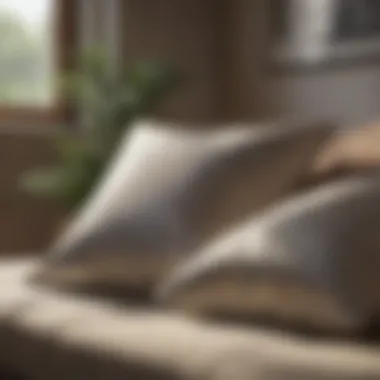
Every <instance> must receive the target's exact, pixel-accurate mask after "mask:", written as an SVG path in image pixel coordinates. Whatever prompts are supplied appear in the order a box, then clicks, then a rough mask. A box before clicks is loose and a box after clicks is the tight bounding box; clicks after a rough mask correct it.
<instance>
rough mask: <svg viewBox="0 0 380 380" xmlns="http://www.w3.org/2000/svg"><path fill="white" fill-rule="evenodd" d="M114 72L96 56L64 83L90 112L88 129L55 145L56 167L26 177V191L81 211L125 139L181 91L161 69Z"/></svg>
mask: <svg viewBox="0 0 380 380" xmlns="http://www.w3.org/2000/svg"><path fill="white" fill-rule="evenodd" d="M110 71H111V70H109V67H108V63H107V60H106V59H105V56H104V55H103V54H102V53H99V51H93V52H91V53H88V54H86V55H85V57H83V58H82V59H81V60H80V65H79V67H78V68H77V69H76V70H75V71H74V72H71V73H69V74H68V75H67V76H66V77H65V78H64V81H63V88H64V90H65V92H66V93H67V94H68V96H69V99H70V100H71V101H72V103H73V104H78V102H80V103H81V104H82V105H83V106H84V109H85V110H87V111H88V120H87V121H86V123H87V124H88V126H87V128H84V130H83V131H81V133H78V132H68V131H66V132H64V133H62V134H60V135H59V136H58V137H57V139H56V141H55V151H56V155H57V162H56V164H55V165H54V166H51V167H46V168H35V169H33V170H31V171H28V172H26V173H24V174H23V175H22V176H21V178H20V186H21V188H22V189H23V190H25V191H27V192H29V193H31V194H33V195H34V196H39V197H44V198H46V197H47V198H50V199H55V200H59V201H61V202H63V203H64V204H65V205H66V206H68V207H69V208H75V207H77V206H78V205H79V204H80V203H81V202H82V201H83V200H84V199H85V198H86V196H87V195H88V193H89V192H90V191H91V189H92V188H93V186H94V184H95V183H96V182H97V180H98V178H99V177H100V176H101V174H102V173H103V170H104V169H105V167H106V166H107V164H108V162H109V159H110V157H111V156H112V155H113V153H114V151H115V148H116V146H117V144H118V142H119V140H120V138H121V135H123V134H124V133H125V131H126V129H127V128H128V127H130V126H131V124H132V122H133V121H134V120H135V119H136V118H137V117H140V116H143V115H145V114H147V113H149V112H150V111H151V110H152V109H153V108H154V107H155V106H156V105H157V104H158V103H159V102H160V101H161V100H162V98H163V97H165V96H166V95H168V93H169V92H170V91H172V90H173V89H175V88H176V86H177V84H178V79H179V77H178V75H177V73H176V72H175V71H173V70H171V69H169V68H168V67H166V66H165V65H162V64H158V63H139V64H136V65H134V66H131V67H127V68H125V69H124V70H123V72H122V73H121V74H119V75H113V74H111V73H110Z"/></svg>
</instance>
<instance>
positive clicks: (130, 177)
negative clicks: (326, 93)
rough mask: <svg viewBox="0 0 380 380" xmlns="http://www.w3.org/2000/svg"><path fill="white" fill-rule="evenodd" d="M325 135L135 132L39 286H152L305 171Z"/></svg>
mask: <svg viewBox="0 0 380 380" xmlns="http://www.w3.org/2000/svg"><path fill="white" fill-rule="evenodd" d="M332 134H333V128H332V127H331V126H329V125H315V126H310V127H309V128H305V127H303V128H301V127H299V126H297V127H294V126H293V127H287V126H285V125H277V126H276V125H268V126H261V127H260V128H252V126H251V127H248V126H230V127H224V128H221V129H208V130H205V129H199V128H198V129H197V128H186V127H182V128H175V127H174V126H172V125H159V124H157V123H154V122H140V123H138V125H137V126H136V127H135V129H134V130H133V131H132V134H131V135H129V134H128V135H127V136H126V137H125V141H123V142H122V143H121V146H120V149H119V151H118V152H117V154H116V156H115V159H114V162H113V163H112V164H111V165H110V168H109V170H108V173H106V175H105V177H104V179H103V181H102V183H101V184H100V185H99V186H98V188H97V189H96V191H95V193H94V194H93V195H92V196H91V199H89V202H88V203H87V204H86V205H85V206H84V208H83V209H82V210H80V212H79V214H78V216H77V217H76V218H75V219H74V221H73V223H72V224H71V225H69V226H68V228H67V231H65V232H64V234H63V236H62V237H61V238H60V239H58V242H57V244H56V245H55V246H53V247H52V249H51V250H50V259H49V260H48V261H47V262H46V264H45V267H44V268H43V270H42V273H40V275H39V279H40V281H45V282H46V283H48V282H49V283H51V284H53V283H55V284H56V285H58V284H60V285H68V286H79V287H81V286H87V285H89V284H91V285H92V284H94V283H97V284H99V285H122V286H124V287H125V286H127V285H130V286H137V287H141V286H143V287H144V286H150V284H151V283H152V282H154V281H155V280H156V279H157V278H160V277H161V276H162V274H163V273H166V271H167V270H168V269H169V268H171V266H172V265H173V262H177V260H179V259H180V258H181V257H183V256H184V255H185V254H186V253H188V252H190V251H192V250H194V249H195V248H196V247H198V246H199V245H200V244H203V243H204V242H205V241H207V240H208V239H209V238H210V237H211V236H213V235H215V234H216V233H218V232H219V231H221V230H222V229H225V228H227V227H228V226H229V225H231V224H232V223H234V222H236V221H237V220H240V219H241V218H242V217H244V216H245V215H246V214H248V213H250V212H252V211H254V210H259V209H261V208H262V207H264V206H266V205H268V204H269V203H270V202H272V201H274V200H275V199H277V198H278V197H280V196H281V195H283V194H284V193H285V192H287V191H288V190H289V189H290V188H291V187H292V184H293V183H294V180H295V178H297V177H298V176H300V175H301V174H302V173H304V172H305V171H307V170H308V169H309V165H310V163H311V161H312V159H313V157H314V155H315V154H316V152H317V150H318V148H319V146H320V145H321V144H322V143H323V142H324V141H325V140H326V139H327V138H329V137H330V136H331V135H332Z"/></svg>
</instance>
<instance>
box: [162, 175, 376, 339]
mask: <svg viewBox="0 0 380 380" xmlns="http://www.w3.org/2000/svg"><path fill="white" fill-rule="evenodd" d="M379 225H380V175H379V174H378V173H373V174H371V175H365V176H360V177H358V178H350V179H347V180H341V181H337V182H334V183H331V184H328V185H325V186H322V187H318V188H316V189H313V190H310V191H308V192H306V193H303V194H301V195H297V196H294V198H291V199H287V200H285V201H283V202H279V203H277V204H275V205H273V207H271V208H270V209H268V210H267V211H265V212H264V213H263V214H262V215H261V216H258V217H257V216H256V217H255V216H254V217H252V218H251V219H249V220H248V221H244V222H242V223H241V224H240V225H239V226H235V227H234V228H233V230H232V231H231V232H230V233H227V234H225V235H223V236H222V237H221V238H218V239H216V241H214V242H212V243H211V244H210V245H209V246H208V247H206V248H204V249H202V250H201V251H200V252H199V253H197V254H195V257H194V258H191V259H189V262H188V263H186V264H184V265H183V267H182V268H179V269H178V270H177V271H176V270H175V271H174V274H173V279H171V280H168V284H166V285H164V286H163V290H162V292H163V293H164V297H166V301H167V302H170V303H173V304H174V305H176V306H179V307H183V308H185V309H190V310H192V311H194V312H198V313H218V314H220V313H222V314H230V315H233V316H235V317H236V316H245V317H247V318H251V319H252V318H253V317H255V318H258V317H260V318H263V317H264V318H266V319H268V318H270V319H274V320H275V321H281V322H282V323H289V322H290V323H293V324H296V325H307V326H308V327H309V328H310V327H313V328H318V329H321V328H322V329H327V330H329V331H330V330H333V331H342V330H343V331H345V332H347V331H350V332H351V333H352V332H353V331H357V330H358V329H359V330H360V329H362V328H363V327H365V326H366V324H367V323H368V321H371V320H372V319H373V318H375V317H377V316H378V315H379V314H380V313H379V312H380V291H379V289H380V280H379V278H380V277H379V267H380V255H379V248H380V235H379V230H378V229H379ZM165 293H166V295H165Z"/></svg>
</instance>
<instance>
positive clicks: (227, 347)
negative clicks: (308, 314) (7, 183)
mask: <svg viewBox="0 0 380 380" xmlns="http://www.w3.org/2000/svg"><path fill="white" fill-rule="evenodd" d="M36 265H37V264H36V263H35V262H32V261H31V260H25V261H22V260H13V259H3V260H2V261H1V262H0V281H1V287H0V341H1V342H2V344H1V349H0V364H1V365H2V366H6V367H7V368H10V369H12V368H13V369H15V370H17V372H23V373H25V374H27V375H28V376H30V377H31V378H33V379H36V380H38V379H46V380H48V379H49V380H51V379H55V380H67V379H71V380H77V379H78V380H87V379H91V380H110V379H112V380H119V379H120V380H125V379H133V380H150V379H152V380H157V379H161V380H177V379H178V380H182V379H186V380H191V379H194V380H246V379H249V380H305V379H313V380H330V379H334V380H347V379H350V380H375V379H378V378H380V349H377V348H375V347H365V346H362V345H359V344H357V345H356V344H352V345H349V344H347V343H332V342H321V341H315V342H313V341H308V340H304V339H302V338H296V337H294V336H291V335H286V334H277V333H275V332H269V331H266V332H265V331H261V330H258V329H254V328H251V329H247V328H242V327H237V326H235V327H233V326H229V327H227V326H218V325H210V324H206V323H202V322H200V321H199V322H197V321H194V320H191V319H187V318H186V317H184V316H181V315H175V314H170V313H167V312H164V311H152V310H150V311H149V310H147V309H146V310H143V309H141V308H136V307H132V306H118V307H116V306H114V305H112V304H110V303H107V302H105V301H101V300H95V299H92V298H87V297H79V296H75V297H74V296H70V295H65V294H60V293H54V292H52V291H48V290H44V289H43V288H32V287H30V286H29V285H28V284H27V281H26V278H27V277H28V276H29V275H30V274H31V273H33V271H35V270H36Z"/></svg>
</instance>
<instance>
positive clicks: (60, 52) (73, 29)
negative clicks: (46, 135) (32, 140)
mask: <svg viewBox="0 0 380 380" xmlns="http://www.w3.org/2000/svg"><path fill="white" fill-rule="evenodd" d="M54 1H55V3H56V4H55V5H54V12H53V18H54V23H53V25H54V31H53V32H54V39H55V40H56V44H55V46H57V48H56V49H55V51H54V54H56V56H55V62H56V67H55V70H56V73H57V74H58V75H60V74H61V73H64V72H66V71H67V70H69V69H70V68H72V67H73V65H74V59H75V51H76V42H77V25H78V23H77V20H76V16H77V13H78V12H77V9H78V5H77V1H76V0H54ZM73 116H74V111H73V109H72V107H70V105H69V103H68V101H67V99H65V97H64V96H63V94H62V93H60V92H59V91H58V93H57V94H56V101H55V104H54V105H52V106H48V107H34V106H17V105H15V106H13V105H2V104H0V124H4V123H12V124H14V123H16V124H23V125H25V124H33V125H35V124H44V125H47V124H54V123H61V122H67V121H70V120H71V119H72V118H73Z"/></svg>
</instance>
